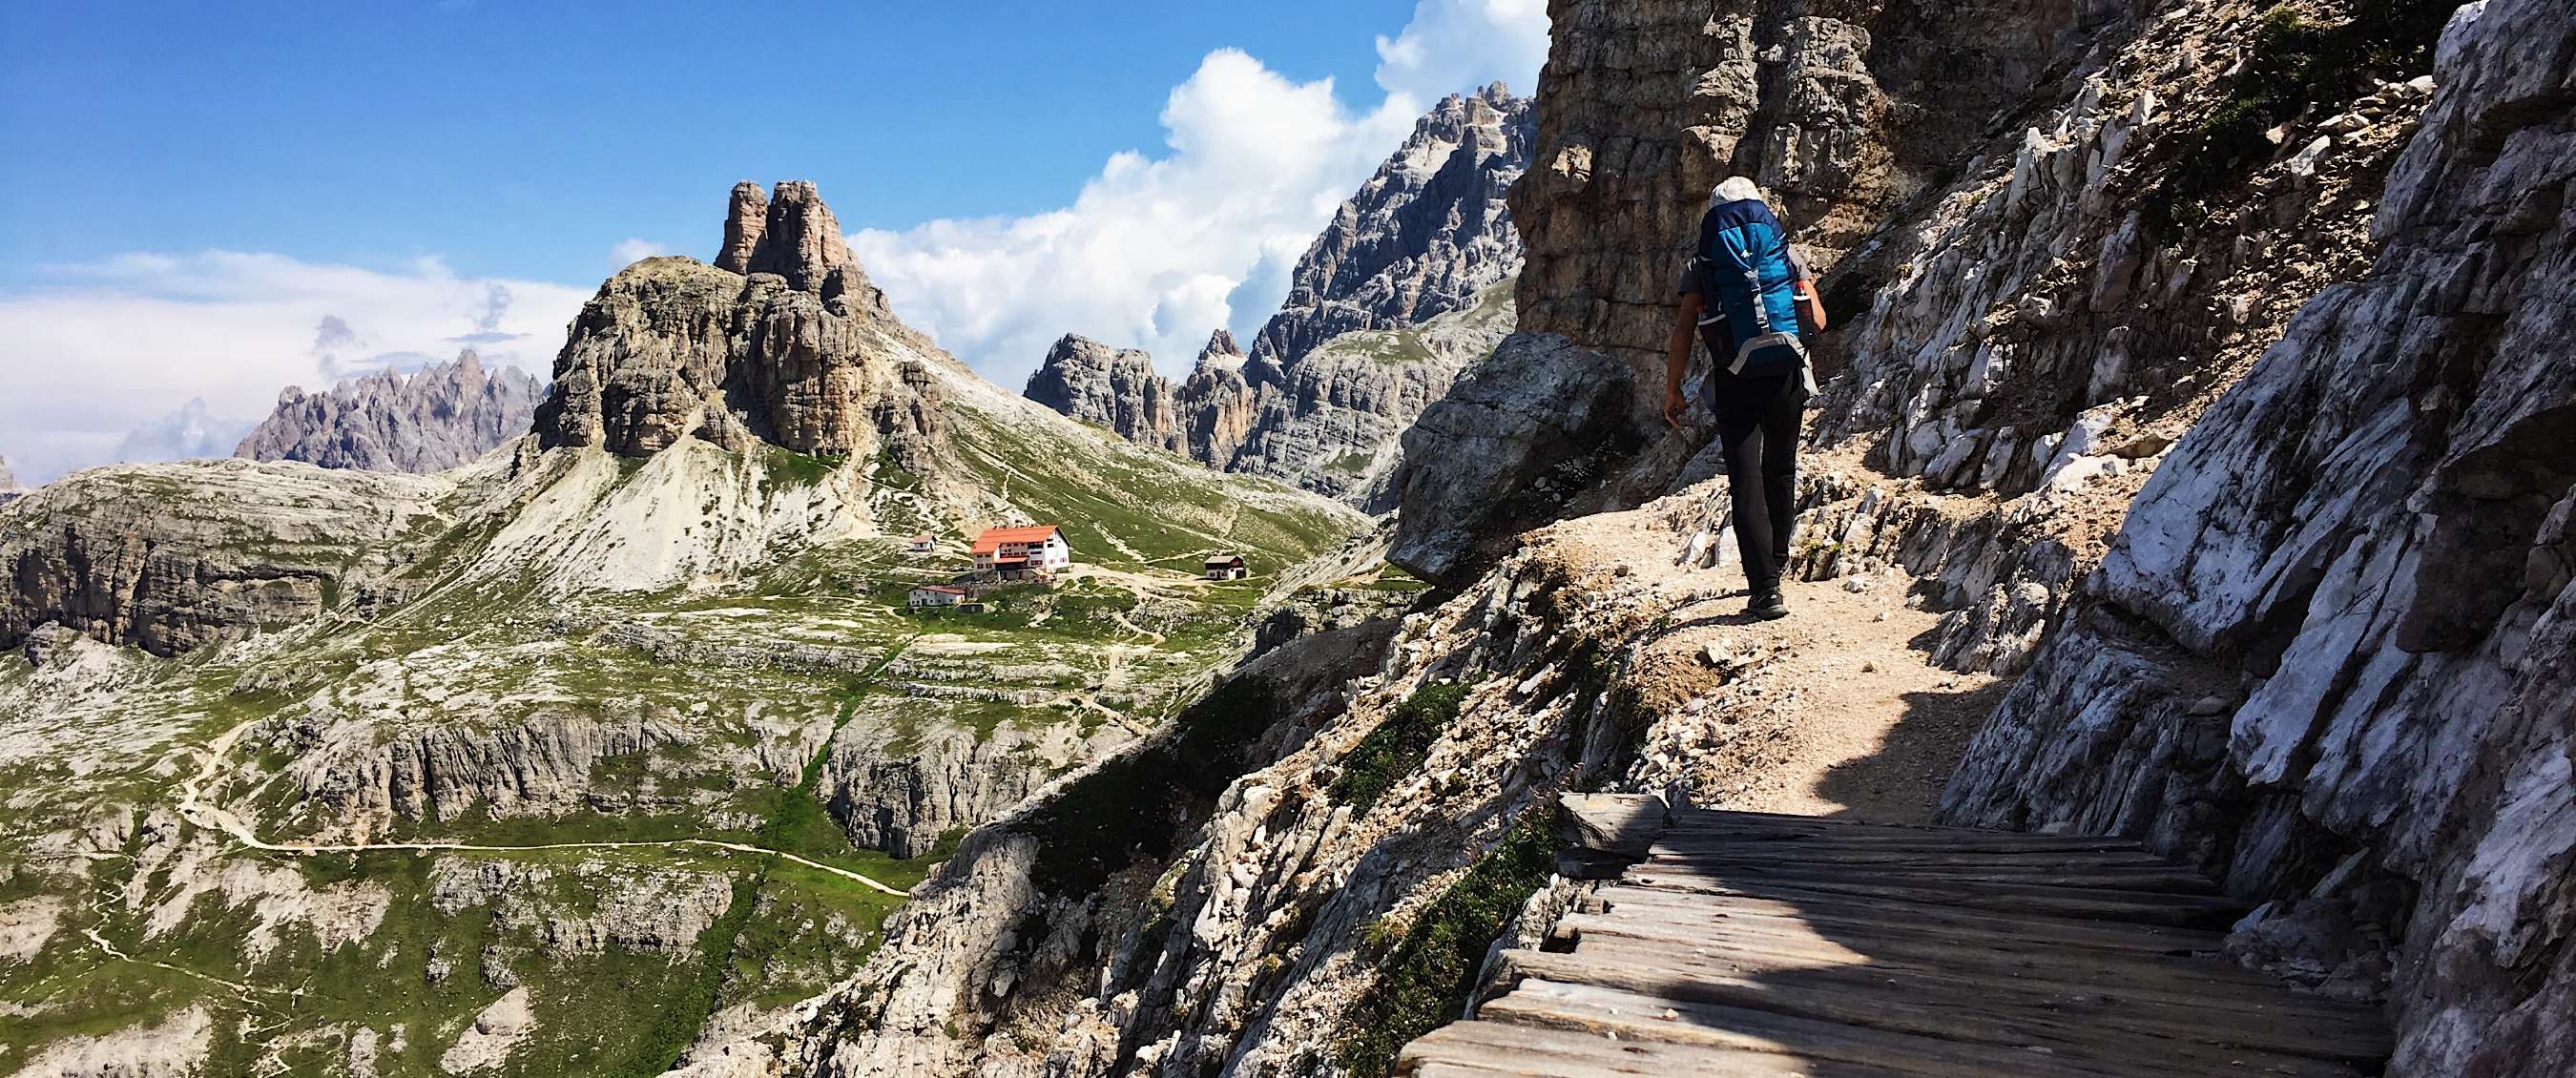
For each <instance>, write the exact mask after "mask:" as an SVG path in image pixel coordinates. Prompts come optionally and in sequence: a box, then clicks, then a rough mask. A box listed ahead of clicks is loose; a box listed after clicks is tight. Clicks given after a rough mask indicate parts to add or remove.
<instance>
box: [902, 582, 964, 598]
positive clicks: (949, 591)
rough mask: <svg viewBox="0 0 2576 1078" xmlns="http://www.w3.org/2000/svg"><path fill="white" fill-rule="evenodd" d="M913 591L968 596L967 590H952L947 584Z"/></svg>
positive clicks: (933, 585)
mask: <svg viewBox="0 0 2576 1078" xmlns="http://www.w3.org/2000/svg"><path fill="white" fill-rule="evenodd" d="M912 590H914V591H932V592H938V593H939V594H941V595H964V594H966V589H964V588H952V587H949V586H948V585H946V584H932V585H930V586H929V587H926V588H914V589H912Z"/></svg>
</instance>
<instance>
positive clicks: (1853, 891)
mask: <svg viewBox="0 0 2576 1078" xmlns="http://www.w3.org/2000/svg"><path fill="white" fill-rule="evenodd" d="M1621 882H1622V883H1624V884H1628V885H1631V886H1637V887H1659V888H1664V889H1666V890H1681V891H1694V892H1700V893H1705V894H1727V895H1734V894H1740V895H1751V896H1754V897H1764V896H1775V897H1788V898H1794V897H1795V896H1797V895H1800V894H1815V893H1824V894H1839V895H1849V896H1853V897H1859V898H1876V899H1883V900H1887V901H1897V902H1901V901H1908V900H1912V901H1917V902H1933V903H1943V904H1956V905H1962V906H1970V907H1974V908H1976V909H1981V910H1994V911H1999V912H2004V913H2025V914H2040V915H2044V916H2051V917H2076V918H2091V919H2095V920H2108V921H2135V922H2142V923H2146V924H2164V925H2178V926H2184V927H2192V928H2216V927H2221V926H2225V925H2229V924H2233V923H2235V921H2236V920H2237V919H2238V918H2240V917H2242V916H2244V914H2245V910H2246V908H2247V907H2246V905H2245V904H2244V903H2242V902H2239V901H2237V900H2235V899H2231V898H2225V897H2220V896H2208V895H2172V894H2163V893H2159V892H2148V891H2114V890H2108V889H2102V888H2079V887H2043V886H2028V885H2018V884H2007V883H1993V882H1985V881H1978V880H1941V879H1927V878H1920V877H1918V878H1914V879H1909V880H1906V881H1904V882H1902V883H1870V882H1866V881H1863V880H1855V879H1837V878H1832V877H1826V876H1813V875H1790V874H1786V873H1781V874H1771V875H1764V876H1759V877H1756V876H1752V875H1748V874H1743V873H1737V874H1733V875H1709V874H1706V873H1697V872H1691V871H1687V870H1683V869H1678V868H1673V867H1670V866H1660V865H1640V866H1638V867H1636V868H1632V869H1629V870H1628V872H1627V874H1626V875H1624V876H1623V877H1621Z"/></svg>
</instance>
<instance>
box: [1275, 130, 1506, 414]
mask: <svg viewBox="0 0 2576 1078" xmlns="http://www.w3.org/2000/svg"><path fill="white" fill-rule="evenodd" d="M1534 132H1535V128H1534V126H1533V120H1532V113H1531V110H1530V101H1529V99H1527V98H1520V97H1513V96H1511V91H1510V90H1509V88H1507V87H1505V86H1503V85H1502V84H1501V83H1496V84H1494V85H1491V86H1488V87H1486V88H1485V89H1483V90H1481V91H1479V92H1477V93H1475V94H1472V95H1463V94H1462V95H1453V96H1451V97H1448V98H1445V99H1443V100H1442V101H1441V102H1440V103H1439V104H1438V105H1437V106H1434V107H1433V108H1432V110H1431V111H1430V112H1429V113H1427V114H1425V115H1424V116H1423V117H1422V118H1421V119H1420V120H1419V121H1416V122H1415V124H1414V128H1413V133H1412V135H1411V136H1409V137H1407V138H1406V140H1405V142H1404V145H1403V146H1402V147H1400V148H1398V149H1397V150H1396V152H1395V154H1394V156H1392V157H1390V158H1388V159H1387V161H1386V163H1385V164H1384V165H1381V166H1379V168H1378V171H1377V174H1376V175H1374V176H1372V177H1370V178H1369V180H1368V182H1367V183H1365V184H1363V185H1361V187H1360V189H1359V191H1358V192H1356V193H1354V194H1353V195H1352V196H1351V197H1350V199H1349V200H1347V201H1345V202H1343V203H1342V205H1341V208H1340V209H1339V210H1337V211H1336V212H1335V213H1334V215H1333V221H1332V223H1331V224H1330V225H1329V226H1327V227H1326V228H1325V230H1324V232H1323V234H1322V235H1320V236H1318V237H1316V239H1315V243H1314V245H1313V246H1312V247H1309V248H1308V249H1307V251H1306V255H1305V257H1304V258H1302V259H1300V260H1299V261H1298V263H1297V268H1296V270H1295V271H1294V273H1293V274H1292V277H1291V280H1292V282H1293V283H1292V285H1291V288H1290V291H1289V294H1288V299H1287V302H1286V303H1285V304H1283V305H1282V306H1281V309H1280V311H1279V313H1278V314H1277V315H1276V316H1274V317H1272V318H1271V320H1270V321H1269V323H1268V324H1266V325H1264V326H1263V327H1262V329H1261V334H1260V336H1259V337H1258V338H1256V339H1255V340H1254V341H1253V344H1252V357H1253V359H1254V361H1255V363H1256V364H1257V365H1259V366H1261V367H1264V368H1268V367H1272V366H1281V367H1284V366H1287V365H1289V364H1293V363H1295V362H1296V361H1297V360H1298V359H1300V358H1302V357H1303V356H1304V355H1305V354H1306V353H1308V352H1310V351H1313V350H1314V348H1315V347H1316V346H1317V345H1320V344H1322V343H1324V342H1325V341H1328V340H1331V339H1333V338H1334V337H1338V336H1340V335H1342V334H1344V333H1348V332H1351V331H1353V330H1363V329H1393V328H1398V327H1402V326H1410V325H1418V324H1420V323H1422V322H1426V321H1429V320H1430V319H1432V318H1435V317H1438V316H1439V315H1442V314H1446V313H1449V312H1451V311H1457V310H1463V309H1465V308H1467V307H1470V306H1473V305H1474V304H1475V301H1476V296H1477V294H1478V293H1480V292H1482V291H1484V290H1485V289H1486V288H1488V287H1490V286H1492V285H1493V284H1494V283H1495V282H1497V281H1500V280H1502V279H1504V278H1506V277H1509V276H1511V275H1513V274H1514V273H1516V272H1518V271H1519V269H1520V262H1521V250H1522V247H1521V238H1520V233H1519V232H1517V231H1516V230H1514V228H1513V227H1512V223H1511V211H1510V209H1509V207H1507V206H1506V205H1505V204H1504V196H1505V194H1506V193H1508V192H1509V191H1510V190H1511V187H1512V184H1513V183H1515V182H1516V181H1518V180H1519V179H1520V177H1521V174H1522V173H1523V172H1525V171H1527V170H1528V168H1529V162H1530V147H1531V144H1532V141H1533V137H1534Z"/></svg>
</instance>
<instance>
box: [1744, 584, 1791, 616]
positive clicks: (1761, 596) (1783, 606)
mask: <svg viewBox="0 0 2576 1078" xmlns="http://www.w3.org/2000/svg"><path fill="white" fill-rule="evenodd" d="M1744 613H1745V614H1746V615H1747V616H1750V617H1753V618H1756V619H1759V620H1762V621H1778V620H1780V619H1781V618H1785V617H1788V616H1789V600H1787V599H1784V598H1781V597H1780V589H1778V588H1771V589H1769V590H1766V591H1757V592H1754V593H1753V602H1752V603H1750V604H1748V605H1746V606H1745V608H1744Z"/></svg>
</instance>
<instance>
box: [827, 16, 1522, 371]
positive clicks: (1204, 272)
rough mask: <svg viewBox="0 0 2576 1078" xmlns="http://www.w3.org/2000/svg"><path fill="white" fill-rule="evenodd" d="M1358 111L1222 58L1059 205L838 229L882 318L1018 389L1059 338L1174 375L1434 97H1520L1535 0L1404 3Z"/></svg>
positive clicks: (1322, 84)
mask: <svg viewBox="0 0 2576 1078" xmlns="http://www.w3.org/2000/svg"><path fill="white" fill-rule="evenodd" d="M1378 46H1379V55H1380V57H1381V64H1380V66H1379V70H1378V76H1377V81H1378V83H1379V87H1380V89H1381V90H1382V91H1383V92H1382V94H1381V95H1380V97H1379V100H1378V101H1377V102H1376V103H1375V104H1374V105H1373V106H1371V107H1368V108H1365V109H1360V108H1354V107H1351V106H1350V105H1348V104H1346V103H1345V102H1344V101H1343V100H1342V99H1341V98H1340V97H1339V96H1338V95H1337V94H1336V93H1335V87H1334V85H1333V82H1332V80H1330V79H1325V80H1319V81H1315V82H1305V83H1300V82H1296V81H1294V80H1291V79H1288V78H1285V77H1283V76H1281V75H1279V74H1278V73H1276V72H1273V71H1271V70H1269V69H1268V68H1267V67H1265V66H1264V65H1263V64H1262V63H1261V62H1260V61H1259V60H1257V59H1255V58H1254V57H1252V56H1251V55H1249V54H1247V53H1244V52H1241V51H1238V50H1233V49H1222V50H1218V51H1216V52H1213V53H1210V54H1209V55H1208V56H1207V57H1206V59H1205V60H1204V61H1202V62H1201V63H1200V65H1199V68H1198V70H1197V72H1196V73H1194V74H1193V75H1191V77H1190V78H1189V80H1188V81H1187V82H1184V83H1182V84H1181V85H1180V86H1178V87H1176V88H1174V89H1173V90H1172V92H1171V94H1170V96H1169V98H1168V99H1167V100H1166V101H1165V103H1164V107H1163V113H1162V123H1163V127H1164V132H1165V136H1164V143H1165V145H1164V147H1163V148H1162V151H1161V152H1160V153H1159V154H1158V155H1153V156H1149V155H1147V154H1145V153H1142V152H1136V151H1129V152H1125V153H1120V154H1117V155H1115V156H1112V157H1111V158H1110V159H1109V161H1108V162H1107V163H1106V164H1105V165H1103V166H1102V168H1101V171H1100V174H1099V175H1097V176H1095V177H1093V178H1092V179H1091V180H1090V182H1088V183H1087V184H1085V185H1084V187H1083V189H1082V192H1081V194H1080V195H1079V196H1078V197H1077V198H1075V199H1074V201H1073V203H1072V204H1071V205H1069V206H1067V207H1065V208H1063V209H1059V210H1054V211H1050V212H1047V213H1040V214H1035V215H1032V216H1028V217H1018V218H985V219H976V220H939V221H932V222H929V223H926V224H923V225H919V226H916V227H913V228H910V229H906V230H903V231H900V232H890V231H878V230H870V231H863V232H860V233H858V234H856V235H853V236H851V237H850V243H851V245H852V246H853V247H854V248H855V249H856V250H857V252H858V254H859V257H860V260H861V261H862V262H863V263H864V264H865V265H866V266H867V269H868V273H869V275H870V276H871V277H873V278H874V279H875V281H876V283H877V284H878V285H880V286H882V287H884V288H885V289H886V292H887V294H888V296H889V297H890V299H891V300H892V302H893V303H894V305H895V308H896V310H897V312H898V313H900V314H901V315H903V317H904V318H905V320H907V321H909V322H911V323H912V324H913V325H915V326H916V327H918V328H920V329H922V330H924V331H926V332H929V333H930V334H931V335H932V336H934V337H936V338H937V339H938V340H939V342H940V344H942V345H943V346H945V347H947V348H948V349H949V350H950V351H952V352H955V353H956V354H957V355H958V356H959V357H961V358H963V359H965V360H966V361H967V362H969V363H972V364H974V365H975V367H976V368H977V369H978V370H980V371H982V372H983V373H984V375H985V376H986V377H989V378H992V379H993V380H995V381H997V382H1000V383H1002V384H1003V385H1005V386H1008V387H1012V388H1017V387H1018V386H1019V385H1020V384H1021V383H1022V382H1024V381H1025V380H1026V379H1027V377H1028V373H1029V371H1030V370H1032V369H1034V368H1035V367H1036V366H1037V363H1038V361H1039V360H1040V359H1041V358H1042V357H1043V356H1044V354H1045V352H1046V348H1047V346H1048V345H1049V344H1051V343H1053V342H1054V340H1055V339H1056V338H1057V337H1059V336H1062V335H1064V334H1066V333H1079V334H1083V335H1085V336H1088V337H1093V338H1097V339H1099V340H1102V341H1105V342H1107V343H1110V344H1113V345H1116V346H1119V347H1129V348H1143V349H1145V350H1147V351H1149V352H1152V353H1153V354H1154V357H1155V360H1156V362H1157V364H1158V365H1159V366H1161V367H1162V368H1163V369H1164V371H1165V372H1166V373H1171V374H1179V373H1181V372H1183V371H1185V370H1186V369H1187V368H1188V365H1189V362H1190V360H1191V359H1192V358H1194V357H1195V356H1196V355H1197V354H1198V350H1199V347H1200V346H1201V345H1202V344H1204V343H1206V341H1207V336H1208V334H1209V333H1210V332H1211V331H1213V330H1216V329H1218V328H1220V327H1223V328H1230V329H1232V330H1233V331H1234V332H1235V335H1236V336H1238V337H1242V338H1246V339H1249V338H1250V336H1251V335H1252V333H1253V332H1254V331H1255V330H1257V329H1258V328H1259V327H1260V324H1261V323H1262V321H1263V320H1265V319H1267V318H1268V317H1269V316H1270V314H1271V312H1273V311H1274V310H1276V309H1277V308H1278V305H1279V303H1280V301H1281V300H1282V299H1285V298H1286V296H1287V293H1288V279H1289V273H1290V271H1291V269H1292V268H1293V267H1294V266H1295V265H1296V262H1297V259H1298V258H1299V257H1301V256H1303V255H1304V254H1305V251H1306V248H1307V246H1308V245H1309V244H1311V243H1312V242H1313V241H1314V238H1315V235H1316V233H1318V232H1320V231H1322V229H1323V227H1324V225H1325V224H1326V223H1327V222H1329V221H1330V220H1331V219H1332V215H1333V210H1334V208H1335V207H1337V206H1339V205H1340V204H1341V201H1342V200H1343V199H1345V198H1348V197H1349V196H1350V194H1351V192H1352V191H1354V190H1356V189H1357V188H1358V187H1359V185H1360V183H1361V182H1362V181H1364V180H1366V179H1367V178H1368V176H1369V174H1370V173H1371V172H1373V171H1374V170H1375V169H1376V168H1377V166H1378V165H1379V163H1381V162H1383V161H1384V160H1385V159H1386V157H1387V155H1388V154H1390V153H1393V152H1394V150H1395V148H1396V146H1398V145H1399V144H1401V143H1402V142H1403V140H1404V136H1405V135H1406V133H1407V132H1409V131H1410V130H1411V129H1412V125H1413V122H1414V120H1415V119H1417V118H1418V117H1419V116H1420V115H1421V114H1422V113H1423V112H1425V111H1427V110H1428V109H1429V108H1430V105H1431V102H1432V101H1434V100H1436V99H1437V98H1438V97H1440V96H1444V95H1446V94H1450V93H1455V92H1459V91H1464V90H1469V89H1473V88H1475V87H1477V86H1480V85H1483V84H1484V83H1487V82H1491V81H1494V80H1496V79H1502V80H1505V81H1511V82H1513V83H1514V84H1515V85H1516V86H1519V87H1522V88H1523V89H1524V90H1526V88H1527V87H1528V86H1529V84H1530V83H1532V82H1534V81H1535V79H1536V76H1537V72H1538V65H1539V63H1541V62H1543V61H1544V59H1545V57H1546V52H1547V15H1546V5H1545V4H1544V2H1540V0H1421V3H1419V4H1418V5H1417V6H1416V8H1415V10H1414V16H1413V21H1412V23H1410V24H1409V25H1407V26H1406V27H1405V29H1404V30H1403V31H1402V32H1401V33H1400V34H1398V35H1397V36H1396V37H1395V38H1393V39H1386V38H1381V39H1379V42H1378Z"/></svg>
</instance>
